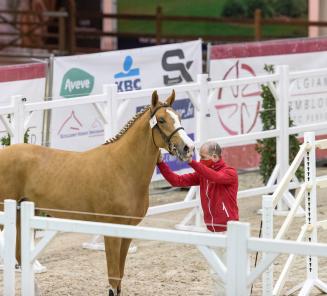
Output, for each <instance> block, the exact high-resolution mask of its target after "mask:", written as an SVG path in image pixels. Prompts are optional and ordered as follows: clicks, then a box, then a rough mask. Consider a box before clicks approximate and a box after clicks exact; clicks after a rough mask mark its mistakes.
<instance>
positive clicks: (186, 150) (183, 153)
mask: <svg viewBox="0 0 327 296" xmlns="http://www.w3.org/2000/svg"><path fill="white" fill-rule="evenodd" d="M193 153H194V146H190V145H187V144H182V145H179V146H178V147H177V148H176V156H177V157H178V158H179V159H180V160H181V161H188V160H190V158H192V156H193Z"/></svg>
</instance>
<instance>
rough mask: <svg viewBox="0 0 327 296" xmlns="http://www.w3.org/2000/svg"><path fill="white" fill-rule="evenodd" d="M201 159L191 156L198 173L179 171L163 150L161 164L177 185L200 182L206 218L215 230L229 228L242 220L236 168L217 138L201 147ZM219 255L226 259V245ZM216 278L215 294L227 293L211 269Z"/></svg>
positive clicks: (161, 170) (168, 177)
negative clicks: (165, 159) (224, 156)
mask: <svg viewBox="0 0 327 296" xmlns="http://www.w3.org/2000/svg"><path fill="white" fill-rule="evenodd" d="M200 158H201V159H200V162H197V161H194V160H192V159H190V160H189V161H188V164H189V166H190V167H191V168H193V169H194V171H195V172H194V173H191V174H184V175H178V174H175V173H174V172H173V171H172V170H171V169H170V168H169V166H168V165H167V164H165V163H164V162H163V161H162V156H161V154H160V155H159V158H158V163H157V166H158V168H159V170H160V172H161V174H162V175H163V176H164V178H165V179H166V180H167V181H168V182H169V183H170V184H171V185H172V186H177V187H184V186H195V185H200V196H201V205H202V209H203V215H204V222H205V224H206V226H207V229H208V230H209V231H212V232H224V231H226V228H227V227H226V225H227V222H228V221H231V220H236V221H238V219H239V216H238V206H237V190H238V177H237V172H236V170H235V169H234V168H232V167H228V166H227V165H226V164H225V162H224V161H223V160H222V157H221V148H220V146H219V145H218V144H217V143H216V142H206V143H204V144H203V145H202V146H201V148H200ZM216 253H217V255H218V256H219V257H220V259H221V260H222V261H223V262H224V261H226V258H225V249H217V250H216ZM210 273H211V276H212V279H213V282H214V295H216V296H220V295H225V285H224V283H223V281H222V280H221V278H220V277H219V276H218V275H217V274H216V273H215V272H214V271H213V270H210Z"/></svg>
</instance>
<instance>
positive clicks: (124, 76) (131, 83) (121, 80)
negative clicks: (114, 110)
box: [114, 56, 142, 92]
mask: <svg viewBox="0 0 327 296" xmlns="http://www.w3.org/2000/svg"><path fill="white" fill-rule="evenodd" d="M132 66H133V58H132V57H131V56H126V57H125V60H124V64H123V71H122V72H118V73H116V74H115V75H114V78H115V80H116V81H115V83H116V84H117V87H118V92H123V91H131V90H137V89H141V88H142V87H141V79H140V68H133V67H132Z"/></svg>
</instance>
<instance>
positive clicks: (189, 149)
mask: <svg viewBox="0 0 327 296" xmlns="http://www.w3.org/2000/svg"><path fill="white" fill-rule="evenodd" d="M166 112H167V113H168V114H169V115H170V117H171V118H172V119H173V122H174V128H175V130H176V129H178V128H180V127H181V126H182V125H181V123H180V120H179V118H178V115H177V114H176V113H175V112H174V111H172V110H169V109H166ZM177 134H178V135H179V137H180V138H181V140H182V141H183V145H179V147H175V149H176V152H177V156H178V157H179V158H180V159H181V160H188V159H189V158H191V157H192V155H193V152H194V142H193V141H192V139H191V138H190V137H189V136H188V135H187V134H186V132H185V131H184V129H180V130H179V131H178V132H177Z"/></svg>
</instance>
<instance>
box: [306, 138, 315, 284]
mask: <svg viewBox="0 0 327 296" xmlns="http://www.w3.org/2000/svg"><path fill="white" fill-rule="evenodd" d="M304 142H305V143H310V150H309V151H307V152H306V155H305V157H304V174H305V176H304V179H305V182H306V183H307V184H310V185H309V186H310V188H311V190H307V191H306V201H305V207H306V211H305V212H306V223H307V224H308V225H309V226H310V225H311V226H312V229H311V230H310V231H309V234H308V241H309V242H311V243H316V242H317V189H316V185H317V184H316V145H315V133H313V132H307V133H304ZM307 278H308V279H311V280H313V279H317V278H318V258H317V257H312V256H308V257H307Z"/></svg>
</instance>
